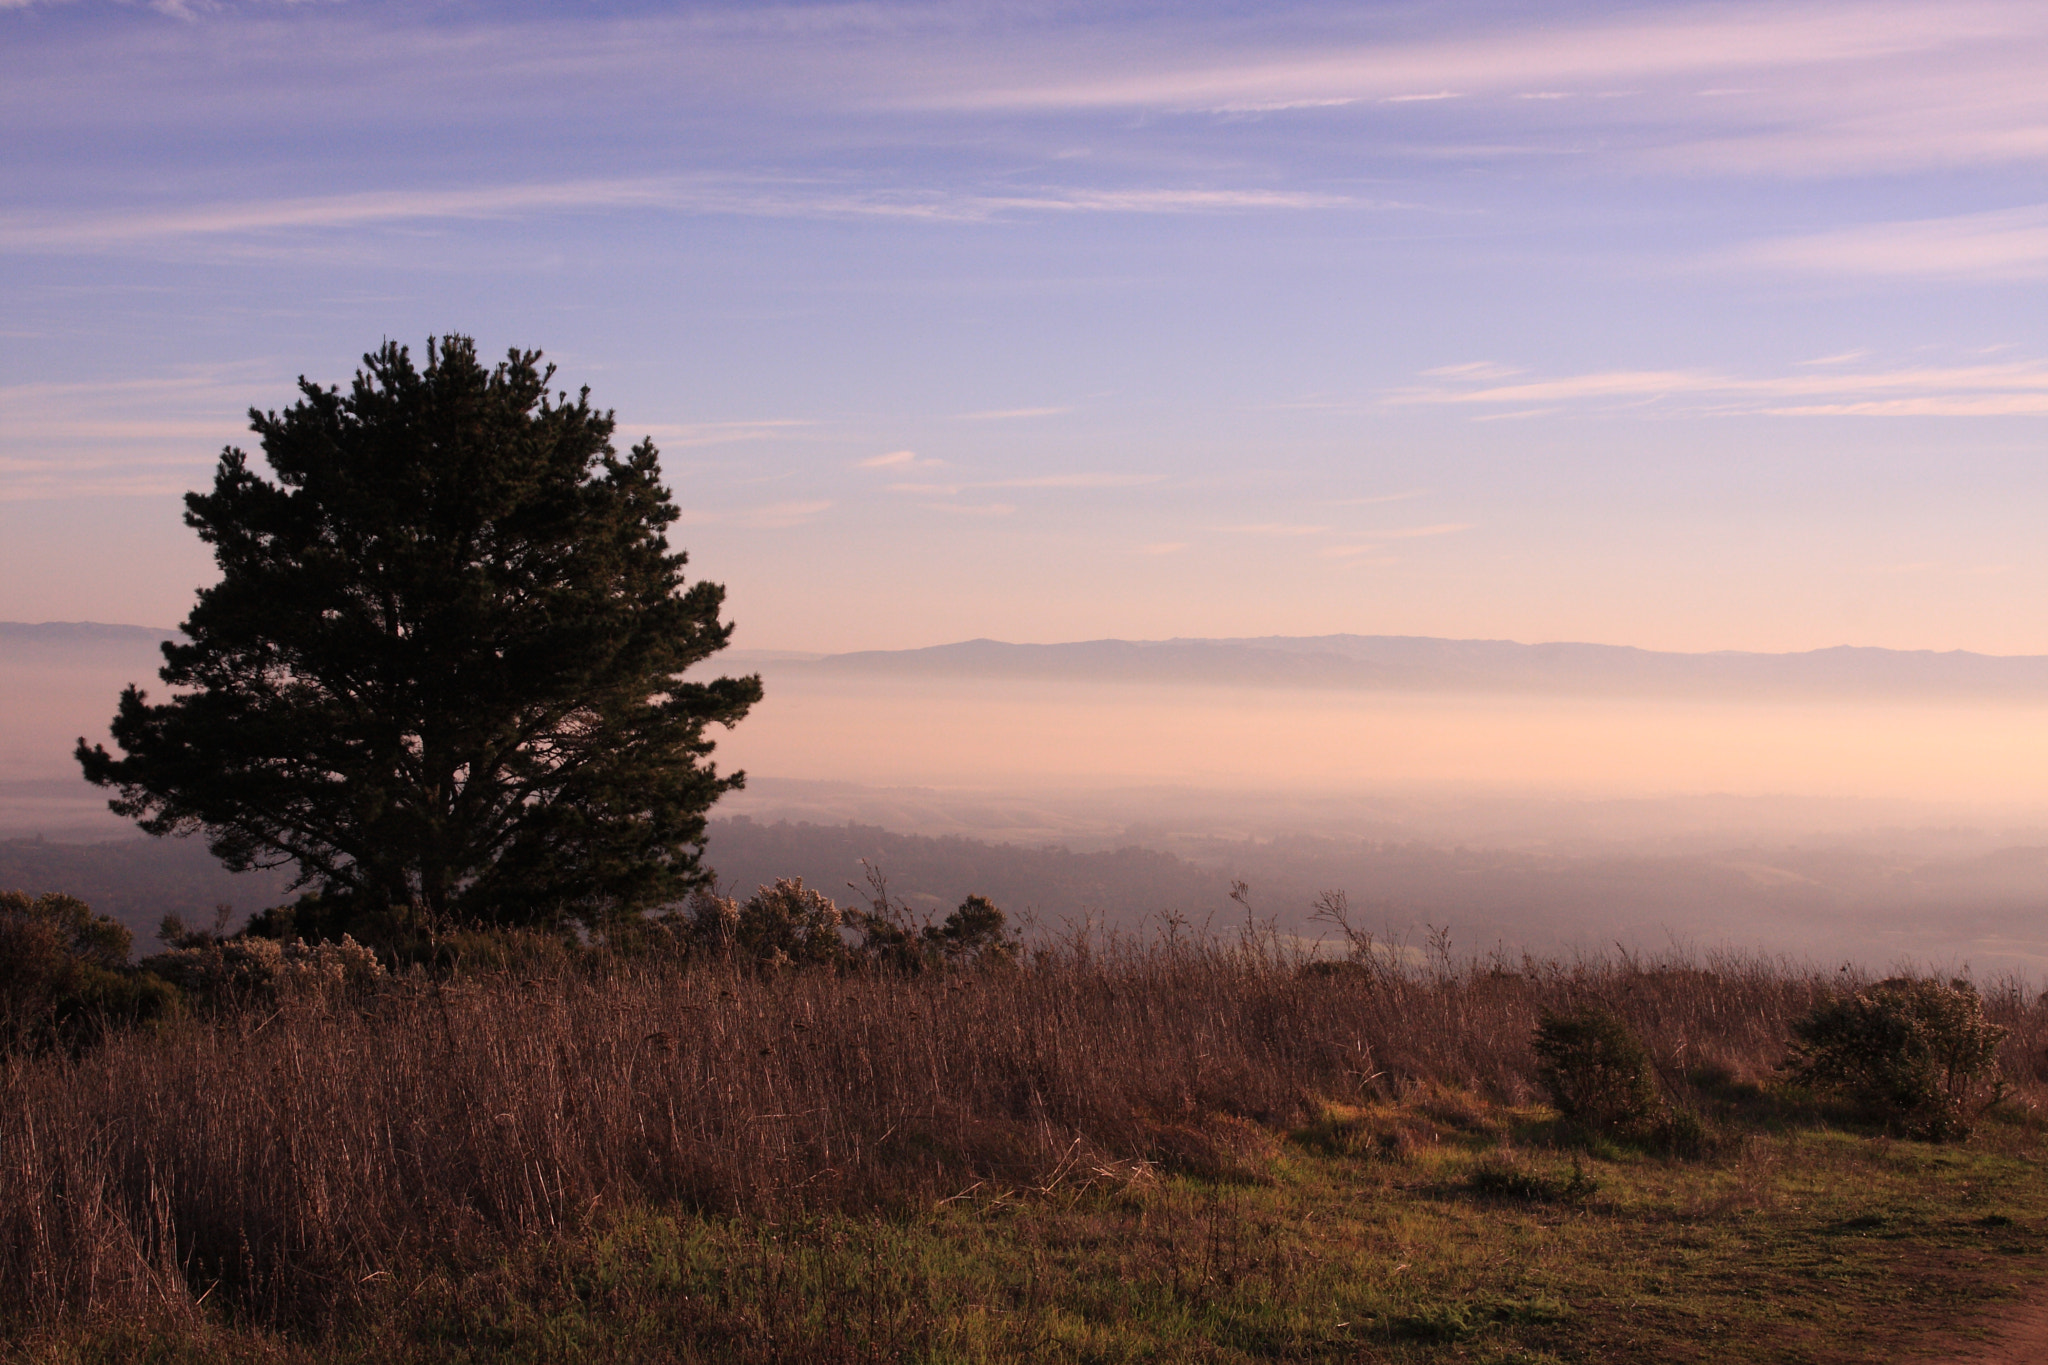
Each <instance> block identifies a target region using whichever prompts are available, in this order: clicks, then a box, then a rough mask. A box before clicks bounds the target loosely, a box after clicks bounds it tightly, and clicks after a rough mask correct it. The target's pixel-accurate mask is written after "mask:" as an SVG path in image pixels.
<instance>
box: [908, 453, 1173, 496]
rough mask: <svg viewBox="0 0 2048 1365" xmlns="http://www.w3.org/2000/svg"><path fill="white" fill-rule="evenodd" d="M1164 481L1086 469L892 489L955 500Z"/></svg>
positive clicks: (1160, 476) (1160, 477)
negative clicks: (989, 492)
mask: <svg viewBox="0 0 2048 1365" xmlns="http://www.w3.org/2000/svg"><path fill="white" fill-rule="evenodd" d="M933 463H937V461H933ZM893 467H895V468H904V467H905V466H902V465H898V466H893ZM1165 478H1166V476H1165V475H1164V474H1114V473H1108V472H1104V471H1100V470H1084V471H1080V472H1075V473H1068V474H1035V475H1030V476H1026V477H1023V478H1015V479H962V480H960V481H958V482H955V483H892V484H890V485H889V488H890V490H891V491H892V492H897V493H918V494H924V495H927V496H931V495H940V496H944V497H953V496H955V495H957V494H960V493H964V492H968V491H970V490H974V489H994V488H1141V487H1143V486H1145V485H1146V484H1154V483H1160V482H1162V481H1164V480H1165Z"/></svg>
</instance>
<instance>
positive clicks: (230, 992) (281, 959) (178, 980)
mask: <svg viewBox="0 0 2048 1365" xmlns="http://www.w3.org/2000/svg"><path fill="white" fill-rule="evenodd" d="M142 965H143V967H144V968H145V969H147V970H148V971H150V972H153V973H155V974H156V975H157V976H159V977H161V978H163V979H164V980H166V981H168V982H170V983H171V984H172V985H174V986H176V987H177V988H178V989H179V990H181V991H183V992H185V993H186V994H187V995H190V996H192V997H193V998H194V999H197V1000H201V1001H204V1002H206V1003H207V1004H209V1005H214V1006H225V1005H232V1004H243V1003H248V1002H252V1001H267V1000H275V999H277V998H279V997H281V996H287V995H295V994H300V993H305V992H320V993H328V992H334V991H340V990H364V989H368V988H370V987H373V986H375V985H376V984H377V983H378V982H379V981H381V980H383V978H384V975H385V973H384V964H383V963H381V962H379V961H378V960H377V955H376V954H375V953H373V952H371V951H370V950H369V949H368V948H365V947H364V946H363V945H362V944H360V943H357V942H356V941H355V940H354V939H352V938H349V937H348V936H347V935H343V936H342V939H341V942H339V943H325V942H322V943H306V942H304V941H302V940H298V939H294V940H293V941H292V942H290V943H279V942H278V941H277V940H275V939H268V938H230V939H221V940H218V941H215V942H211V943H204V944H201V945H197V946H191V947H174V948H171V949H169V950H167V951H165V952H162V953H158V954H157V955H156V956H155V957H150V958H145V959H143V963H142Z"/></svg>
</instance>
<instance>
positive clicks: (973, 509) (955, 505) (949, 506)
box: [918, 502, 1017, 517]
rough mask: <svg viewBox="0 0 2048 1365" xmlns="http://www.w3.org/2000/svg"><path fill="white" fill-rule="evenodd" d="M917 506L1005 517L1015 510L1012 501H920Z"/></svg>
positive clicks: (930, 509) (938, 510)
mask: <svg viewBox="0 0 2048 1365" xmlns="http://www.w3.org/2000/svg"><path fill="white" fill-rule="evenodd" d="M918 506H919V507H922V508H924V509H925V510H926V511H930V512H951V513H952V514H954V515H955V516H961V517H1007V516H1009V515H1010V514H1011V513H1012V512H1014V511H1016V510H1017V508H1016V505H1015V504H1014V503H1007V502H982V503H969V502H921V503H919V504H918Z"/></svg>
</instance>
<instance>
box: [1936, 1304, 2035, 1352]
mask: <svg viewBox="0 0 2048 1365" xmlns="http://www.w3.org/2000/svg"><path fill="white" fill-rule="evenodd" d="M1935 1359H1937V1360H1939V1361H1940V1362H1941V1363H1942V1365H2048V1299H2042V1298H2037V1299H2034V1300H2032V1301H2031V1302H2028V1303H2022V1304H2016V1305H2014V1306H2013V1307H2012V1308H2010V1309H2008V1310H2006V1311H2005V1312H2004V1313H2003V1314H2002V1315H2001V1316H2000V1317H1999V1319H1998V1320H1997V1323H1996V1325H1995V1326H1993V1327H1992V1329H1991V1339H1990V1340H1989V1341H1974V1342H1970V1343H1969V1344H1968V1345H1959V1346H1956V1347H1955V1348H1954V1349H1952V1350H1950V1351H1948V1352H1947V1353H1946V1354H1942V1355H1937V1356H1936V1357H1935Z"/></svg>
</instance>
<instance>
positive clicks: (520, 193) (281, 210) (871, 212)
mask: <svg viewBox="0 0 2048 1365" xmlns="http://www.w3.org/2000/svg"><path fill="white" fill-rule="evenodd" d="M1353 202H1354V201H1353V200H1351V199H1349V198H1347V197H1345V196H1342V195H1331V194H1318V193H1309V192H1295V191H1287V190H1266V189H1252V190H1236V189H1129V190H1059V189H1049V190H1047V191H1045V192H1043V193H1040V194H1031V195H1021V194H1004V195H985V194H976V193H973V192H971V191H960V190H919V189H910V190H904V191H898V192H887V191H852V190H848V189H846V188H845V187H843V186H840V185H837V184H834V183H831V182H823V181H814V182H799V181H765V180H757V181H724V182H720V181H712V180H675V179H622V180H573V181H559V182H551V183H535V184H517V185H483V186H473V187H469V188H464V189H453V190H443V189H434V190H384V191H376V192H370V193H361V194H341V195H320V196H312V197H301V198H290V199H276V200H261V201H251V202H242V203H234V204H208V205H190V206H175V207H165V208H156V209H139V210H138V209H124V210H115V211H76V212H64V211H42V212H27V213H24V212H16V213H10V214H4V215H0V251H16V252H27V251H38V252H44V251H60V252H74V251H105V250H113V249H118V248H122V247H132V246H137V245H145V244H150V243H161V242H170V241H176V240H180V239H195V238H221V237H247V236H252V235H262V234H276V233H283V232H309V231H337V230H347V229H363V228H373V227H379V226H384V225H395V224H402V223H420V222H434V221H484V220H491V219H516V218H530V217H535V216H540V215H546V214H573V213H589V212H616V211H632V210H642V211H654V212H666V213H676V214H686V215H687V214H724V215H735V216H742V217H773V218H894V219H909V220H924V221H930V222H957V223H973V222H986V221H990V220H994V219H999V218H1007V217H1016V216H1019V215H1030V214H1037V213H1122V214H1171V213H1217V212H1231V211H1248V210H1267V209H1288V210H1300V209H1318V208H1334V207H1340V206H1343V205H1346V204H1350V203H1353ZM990 415H992V416H993V415H998V414H990ZM1007 415H1011V416H1027V415H1046V414H1044V413H1039V412H1034V411H1028V410H1020V411H1018V412H1015V413H1011V414H1007Z"/></svg>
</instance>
